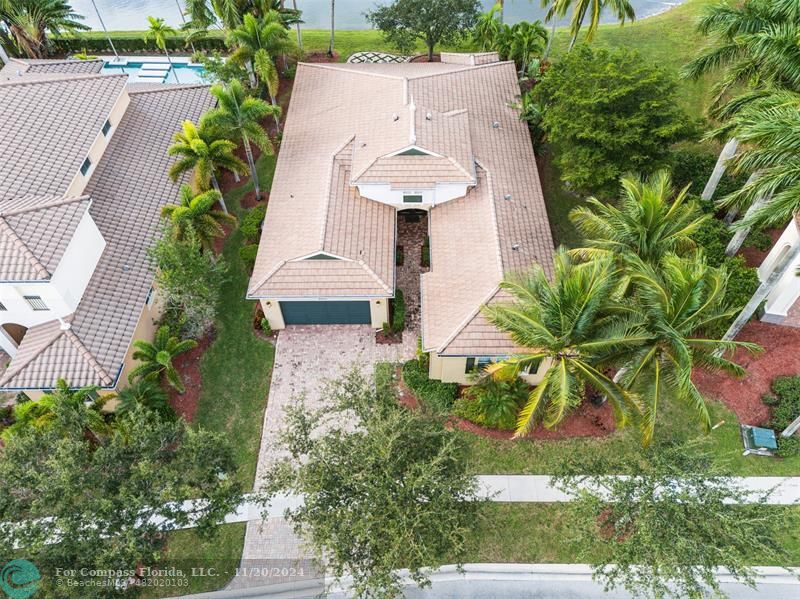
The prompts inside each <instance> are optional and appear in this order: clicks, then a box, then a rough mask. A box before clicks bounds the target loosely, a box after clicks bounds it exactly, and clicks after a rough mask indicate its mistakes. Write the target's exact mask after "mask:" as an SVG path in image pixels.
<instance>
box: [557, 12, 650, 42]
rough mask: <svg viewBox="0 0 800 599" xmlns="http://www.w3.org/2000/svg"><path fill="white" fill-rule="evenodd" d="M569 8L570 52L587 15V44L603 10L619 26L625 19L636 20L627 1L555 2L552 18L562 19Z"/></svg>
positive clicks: (595, 29) (598, 23) (592, 36)
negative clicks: (611, 16) (612, 15)
mask: <svg viewBox="0 0 800 599" xmlns="http://www.w3.org/2000/svg"><path fill="white" fill-rule="evenodd" d="M570 8H572V18H571V20H570V24H569V30H570V34H571V36H572V37H571V38H570V41H569V49H570V50H572V48H573V47H574V46H575V42H576V41H577V40H578V34H579V33H580V31H581V27H583V24H584V22H585V20H586V14H587V13H589V28H588V29H587V30H586V41H587V42H591V41H592V40H593V39H594V34H595V33H596V32H597V27H598V26H599V25H600V14H601V13H602V12H603V9H605V8H608V9H610V10H611V11H612V12H613V14H614V16H615V17H616V18H617V20H618V21H619V22H620V24H621V25H624V24H625V20H626V19H630V20H631V21H633V20H634V19H635V18H636V13H635V12H634V10H633V6H632V5H631V3H630V2H629V0H555V3H554V5H553V7H552V8H551V10H552V12H553V18H554V17H555V16H559V17H563V16H564V15H566V14H567V11H569V9H570Z"/></svg>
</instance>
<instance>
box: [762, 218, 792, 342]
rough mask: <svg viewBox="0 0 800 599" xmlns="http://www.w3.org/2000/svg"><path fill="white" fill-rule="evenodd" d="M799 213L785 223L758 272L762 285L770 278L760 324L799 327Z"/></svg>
mask: <svg viewBox="0 0 800 599" xmlns="http://www.w3.org/2000/svg"><path fill="white" fill-rule="evenodd" d="M798 273H800V213H798V214H796V215H795V217H794V218H793V219H792V220H791V221H790V222H789V224H788V225H787V226H786V229H784V231H783V233H782V234H781V236H780V237H779V238H778V241H777V242H776V243H775V245H774V246H773V247H772V249H771V250H770V252H769V254H767V257H766V258H764V261H763V262H762V263H761V266H759V268H758V278H759V280H760V281H761V282H762V283H764V282H765V281H768V280H769V279H770V278H771V277H773V280H772V281H770V283H771V284H772V289H771V290H770V291H769V294H768V295H767V297H766V302H765V304H764V313H763V314H762V316H761V320H763V321H764V322H769V323H772V324H780V325H785V326H791V327H800V276H798Z"/></svg>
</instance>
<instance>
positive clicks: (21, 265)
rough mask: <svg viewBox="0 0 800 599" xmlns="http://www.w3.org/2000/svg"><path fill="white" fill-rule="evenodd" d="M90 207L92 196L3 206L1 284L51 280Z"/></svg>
mask: <svg viewBox="0 0 800 599" xmlns="http://www.w3.org/2000/svg"><path fill="white" fill-rule="evenodd" d="M89 204H90V201H89V198H88V196H82V197H73V198H59V197H51V196H44V197H36V196H25V197H23V198H19V199H17V200H12V201H7V202H3V203H2V204H0V281H42V280H47V279H50V277H51V276H52V274H53V273H54V272H55V270H56V267H57V266H58V263H59V262H60V261H61V258H62V256H63V255H64V252H65V251H66V249H67V246H68V245H69V243H70V241H71V240H72V237H73V235H74V233H75V229H77V227H78V223H80V221H81V219H82V218H83V215H84V214H86V211H87V210H88V209H89Z"/></svg>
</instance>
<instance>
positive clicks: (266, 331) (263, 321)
mask: <svg viewBox="0 0 800 599" xmlns="http://www.w3.org/2000/svg"><path fill="white" fill-rule="evenodd" d="M261 330H262V331H264V334H265V335H272V327H271V326H269V320H267V318H266V317H264V318H262V319H261Z"/></svg>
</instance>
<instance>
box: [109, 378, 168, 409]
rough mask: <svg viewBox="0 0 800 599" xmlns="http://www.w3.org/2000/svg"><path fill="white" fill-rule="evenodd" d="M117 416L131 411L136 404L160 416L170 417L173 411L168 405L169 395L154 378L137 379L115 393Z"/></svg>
mask: <svg viewBox="0 0 800 599" xmlns="http://www.w3.org/2000/svg"><path fill="white" fill-rule="evenodd" d="M117 400H118V402H119V403H118V404H117V409H116V414H117V415H118V416H125V415H126V414H130V413H131V412H133V411H134V410H135V409H136V408H137V406H142V407H144V408H147V409H148V410H151V411H153V412H158V413H159V414H160V415H161V416H164V417H169V418H172V417H174V416H175V411H174V410H173V409H172V407H171V406H170V405H169V397H168V396H167V393H166V391H164V389H163V387H162V386H161V385H160V384H159V383H158V382H157V381H154V380H150V379H143V378H140V379H137V380H135V381H133V382H132V383H131V384H130V385H128V386H127V387H125V388H124V389H122V390H121V391H120V392H119V393H117Z"/></svg>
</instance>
